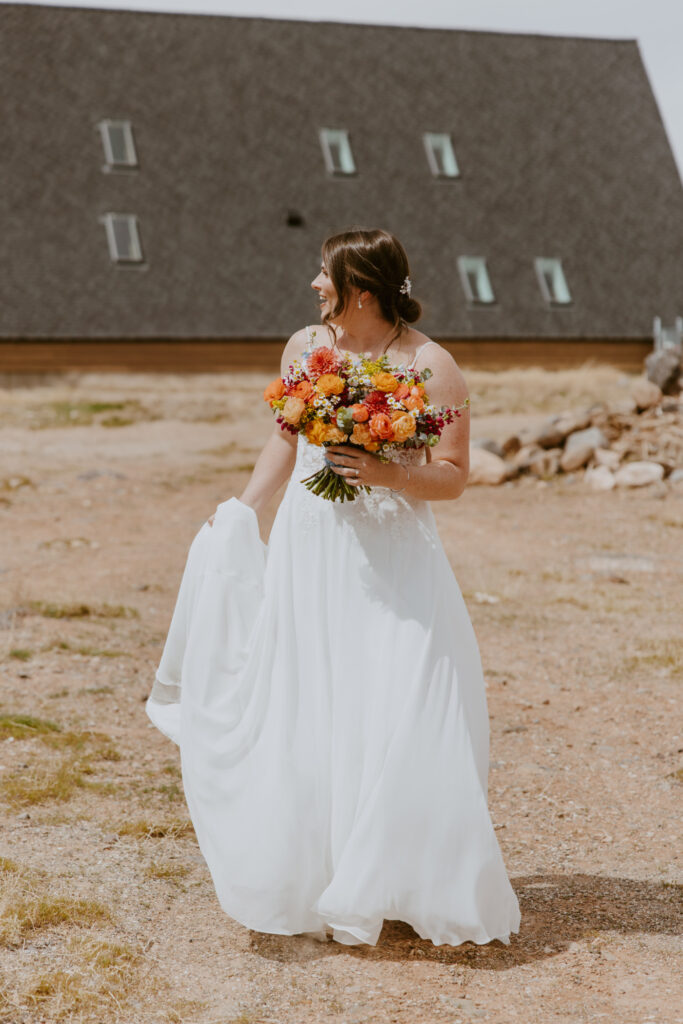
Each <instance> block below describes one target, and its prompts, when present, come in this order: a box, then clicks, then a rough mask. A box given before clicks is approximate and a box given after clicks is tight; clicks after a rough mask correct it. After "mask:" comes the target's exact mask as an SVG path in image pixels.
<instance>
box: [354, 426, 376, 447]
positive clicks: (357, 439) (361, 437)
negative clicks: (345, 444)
mask: <svg viewBox="0 0 683 1024" xmlns="http://www.w3.org/2000/svg"><path fill="white" fill-rule="evenodd" d="M351 441H352V443H353V444H360V445H365V444H370V443H371V442H372V434H371V433H370V427H369V426H368V425H367V423H356V425H355V427H354V428H353V433H352V434H351Z"/></svg>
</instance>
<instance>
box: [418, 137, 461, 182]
mask: <svg viewBox="0 0 683 1024" xmlns="http://www.w3.org/2000/svg"><path fill="white" fill-rule="evenodd" d="M422 141H423V142H424V147H425V152H426V154H427V161H428V163H429V169H430V171H431V172H432V174H433V175H434V177H435V178H447V179H453V178H459V177H460V168H459V166H458V161H457V159H456V156H455V150H454V148H453V138H452V136H451V135H450V133H449V132H424V133H423V135H422ZM437 149H441V166H440V165H439V160H438V158H437ZM449 163H450V164H451V168H452V169H451V170H449V169H447V168H448V165H449ZM442 167H443V168H446V169H444V170H442Z"/></svg>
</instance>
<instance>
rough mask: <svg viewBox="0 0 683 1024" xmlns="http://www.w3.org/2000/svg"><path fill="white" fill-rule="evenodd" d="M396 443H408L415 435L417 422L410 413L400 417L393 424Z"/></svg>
mask: <svg viewBox="0 0 683 1024" xmlns="http://www.w3.org/2000/svg"><path fill="white" fill-rule="evenodd" d="M392 427H393V428H394V440H395V441H407V440H408V438H409V437H412V436H413V434H414V433H415V420H414V419H413V417H412V416H411V415H410V414H409V413H405V414H404V415H403V416H399V417H398V419H395V420H394V422H393V423H392Z"/></svg>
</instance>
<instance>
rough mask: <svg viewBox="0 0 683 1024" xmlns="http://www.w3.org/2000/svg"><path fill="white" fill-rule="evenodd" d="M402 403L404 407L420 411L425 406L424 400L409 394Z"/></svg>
mask: <svg viewBox="0 0 683 1024" xmlns="http://www.w3.org/2000/svg"><path fill="white" fill-rule="evenodd" d="M403 404H404V405H405V407H406V409H417V410H418V411H419V412H422V410H423V409H424V407H425V404H424V402H423V401H422V399H421V398H420V397H418V396H417V395H411V396H410V397H409V398H406V400H405V402H404V403H403Z"/></svg>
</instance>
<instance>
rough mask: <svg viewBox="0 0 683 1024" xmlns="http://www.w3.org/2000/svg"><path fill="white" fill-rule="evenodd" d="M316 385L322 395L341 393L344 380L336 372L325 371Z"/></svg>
mask: <svg viewBox="0 0 683 1024" xmlns="http://www.w3.org/2000/svg"><path fill="white" fill-rule="evenodd" d="M315 386H316V389H317V390H318V391H319V392H320V394H321V395H341V393H342V391H343V390H344V381H343V380H342V379H341V377H338V376H337V374H336V373H323V375H322V377H318V379H317V381H316V382H315Z"/></svg>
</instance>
